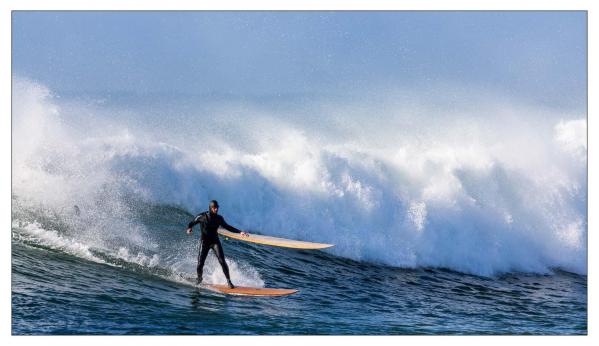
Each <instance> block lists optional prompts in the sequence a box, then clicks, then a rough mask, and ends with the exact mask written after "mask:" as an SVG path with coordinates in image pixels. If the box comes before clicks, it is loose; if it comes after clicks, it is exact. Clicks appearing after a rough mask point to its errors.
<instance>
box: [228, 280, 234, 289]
mask: <svg viewBox="0 0 599 346" xmlns="http://www.w3.org/2000/svg"><path fill="white" fill-rule="evenodd" d="M227 284H228V285H229V288H235V285H233V283H232V282H231V280H229V281H227Z"/></svg>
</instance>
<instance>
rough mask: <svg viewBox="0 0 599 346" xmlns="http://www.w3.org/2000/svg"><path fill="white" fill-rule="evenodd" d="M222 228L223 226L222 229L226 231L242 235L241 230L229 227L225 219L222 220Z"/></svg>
mask: <svg viewBox="0 0 599 346" xmlns="http://www.w3.org/2000/svg"><path fill="white" fill-rule="evenodd" d="M220 226H221V227H222V228H224V229H226V230H227V231H231V232H233V233H241V230H238V229H237V228H235V227H233V226H231V225H229V224H228V223H227V221H225V218H224V217H223V218H221V224H220Z"/></svg>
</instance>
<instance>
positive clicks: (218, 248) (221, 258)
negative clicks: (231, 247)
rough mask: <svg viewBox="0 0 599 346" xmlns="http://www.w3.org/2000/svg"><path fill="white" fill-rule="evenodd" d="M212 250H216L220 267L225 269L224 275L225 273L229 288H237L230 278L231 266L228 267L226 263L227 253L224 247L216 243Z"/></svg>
mask: <svg viewBox="0 0 599 346" xmlns="http://www.w3.org/2000/svg"><path fill="white" fill-rule="evenodd" d="M212 249H214V254H215V255H216V258H218V263H220V266H221V267H222V268H223V273H225V277H226V278H227V283H228V284H229V287H230V288H235V285H233V283H232V282H231V277H230V276H229V266H227V261H225V252H224V251H223V246H222V245H221V243H220V241H218V242H216V244H214V246H213V247H212Z"/></svg>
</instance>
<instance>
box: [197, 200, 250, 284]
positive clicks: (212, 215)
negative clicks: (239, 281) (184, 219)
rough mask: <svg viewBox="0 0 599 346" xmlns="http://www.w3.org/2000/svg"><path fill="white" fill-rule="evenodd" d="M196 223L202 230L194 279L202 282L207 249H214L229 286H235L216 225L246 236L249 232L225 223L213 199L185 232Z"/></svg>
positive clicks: (198, 282)
mask: <svg viewBox="0 0 599 346" xmlns="http://www.w3.org/2000/svg"><path fill="white" fill-rule="evenodd" d="M198 223H199V224H200V228H201V230H202V236H201V239H200V252H199V253H198V267H197V272H198V278H197V280H196V284H200V283H201V282H202V274H203V272H204V262H205V261H206V257H207V256H208V251H210V249H212V250H214V254H215V255H216V258H218V262H219V263H220V265H221V267H222V268H223V272H224V273H225V277H226V278H227V283H228V284H229V287H230V288H235V285H233V283H232V282H231V277H230V276H229V267H228V266H227V262H225V253H224V252H223V246H222V245H221V243H220V240H219V239H218V232H217V230H218V227H222V228H224V229H226V230H228V231H231V232H235V233H241V235H242V236H246V237H248V236H249V234H248V233H246V232H243V231H241V230H238V229H237V228H235V227H233V226H230V225H229V224H227V223H226V222H225V219H224V218H223V217H222V216H220V215H218V202H217V201H215V200H212V201H210V205H209V206H208V211H205V212H203V213H200V214H198V215H197V216H196V217H195V218H194V219H193V221H191V222H190V223H189V225H188V226H187V230H186V232H187V234H191V232H192V227H193V226H195V225H197V224H198Z"/></svg>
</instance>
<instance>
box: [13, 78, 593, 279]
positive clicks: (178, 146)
mask: <svg viewBox="0 0 599 346" xmlns="http://www.w3.org/2000/svg"><path fill="white" fill-rule="evenodd" d="M14 80H15V82H14V83H15V84H14V85H13V90H14V92H13V104H14V105H15V107H14V109H13V119H14V120H13V176H14V180H13V193H14V194H15V195H16V196H18V198H19V199H21V200H23V201H28V203H29V202H31V203H33V204H38V205H42V206H44V207H46V208H49V209H51V210H55V211H65V210H72V208H73V205H77V206H78V208H80V210H81V218H83V219H85V221H86V223H87V224H89V225H94V226H93V227H92V228H93V231H94V234H93V235H90V234H89V232H83V233H84V234H82V235H74V239H75V241H78V240H81V239H84V237H85V239H90V238H93V237H95V238H94V239H95V241H97V242H98V243H101V244H103V245H106V244H108V245H109V246H112V247H113V249H114V250H115V251H116V252H117V253H118V251H119V250H118V249H119V248H125V249H130V247H129V245H130V244H134V245H135V246H142V247H143V246H146V247H147V248H152V249H154V247H155V246H156V244H154V245H152V244H153V243H152V241H151V236H150V232H149V229H150V228H151V227H152V226H151V225H149V224H148V223H147V222H146V221H144V220H143V218H139V217H138V216H139V215H137V214H136V212H135V211H134V210H135V209H136V208H137V207H138V205H139V204H140V203H139V201H142V202H143V203H148V204H153V205H160V206H178V207H180V208H182V209H183V210H186V211H188V212H189V213H191V214H194V213H196V212H199V211H202V210H205V208H206V202H207V201H208V200H210V199H218V200H219V201H220V202H221V205H222V213H223V214H224V216H225V217H226V219H227V220H228V221H229V222H230V223H231V224H234V225H236V226H239V227H240V228H243V229H247V230H249V231H258V232H260V233H263V234H268V235H273V236H279V237H286V238H292V239H302V240H306V241H314V242H322V243H331V244H336V246H335V247H334V248H332V249H330V250H327V251H331V252H332V253H334V254H336V255H339V256H344V257H348V258H352V259H356V260H362V261H370V262H377V263H383V264H388V265H393V266H400V267H418V266H432V267H444V268H449V269H453V270H458V271H462V272H467V273H472V274H477V275H495V274H498V273H502V272H510V271H523V272H540V273H548V272H551V270H552V269H554V268H559V269H564V270H567V271H572V272H575V273H579V274H586V271H587V264H586V253H587V240H586V239H587V222H586V220H587V214H586V213H587V212H586V203H587V192H586V191H587V185H586V155H587V153H586V120H585V119H584V118H583V117H581V116H579V115H576V114H574V115H572V114H564V113H561V112H560V111H556V110H548V109H542V108H538V107H534V106H530V105H518V104H500V105H497V104H495V103H493V102H488V103H485V100H483V99H476V98H474V99H472V102H474V103H478V104H479V105H480V107H478V108H477V109H474V108H476V107H472V105H469V106H468V107H463V108H460V105H459V104H458V105H455V104H452V105H448V106H444V105H443V104H442V103H439V102H437V103H432V104H435V107H434V108H432V107H429V106H427V104H428V103H427V101H428V100H427V98H426V97H427V96H418V95H414V93H412V94H411V95H412V96H409V97H408V96H404V97H403V98H402V100H405V99H409V98H413V99H410V100H409V102H406V103H405V104H403V103H401V102H399V103H393V102H387V103H385V104H384V107H383V106H381V105H377V104H371V103H368V102H366V101H364V100H354V101H351V102H347V103H344V104H339V103H331V104H324V105H320V104H319V105H317V107H316V106H310V105H305V106H303V107H305V109H301V107H302V106H301V105H300V106H299V108H300V109H299V110H298V106H297V105H293V107H290V108H289V109H285V110H284V112H281V109H280V108H279V109H276V110H275V109H273V110H270V109H268V107H262V108H260V109H256V108H255V107H253V106H252V105H251V104H247V105H243V106H242V107H241V110H240V106H239V105H238V104H235V105H231V104H228V103H227V101H226V100H224V101H223V100H219V101H218V102H216V104H215V105H212V106H211V108H210V112H204V111H203V110H202V109H200V110H198V111H195V112H194V111H191V112H190V111H189V110H187V111H188V112H190V114H186V113H185V111H186V110H185V109H181V110H178V109H170V108H169V109H160V108H159V107H158V109H157V110H155V113H151V112H150V113H147V114H146V113H144V114H143V116H141V118H142V119H143V123H142V124H136V125H140V126H141V127H140V126H133V125H132V124H131V123H130V122H128V121H129V120H130V119H133V118H135V117H140V115H139V114H137V113H142V112H147V109H143V110H140V109H137V108H135V106H119V107H120V108H119V107H112V106H111V107H110V108H109V110H107V109H103V108H102V107H103V106H98V105H97V104H95V105H89V104H85V103H81V102H79V103H78V102H73V101H69V100H63V99H60V98H56V97H54V96H53V95H52V93H51V92H50V91H49V90H48V89H47V88H45V87H44V86H41V85H39V84H37V83H35V82H32V81H30V80H24V79H21V78H18V77H17V78H14ZM360 102H364V103H363V104H359V105H357V104H356V103H360ZM106 107H108V106H106ZM169 107H170V106H169ZM310 107H312V108H310ZM265 108H266V109H265ZM315 108H317V109H319V110H320V111H321V113H320V114H319V116H320V117H319V118H315V119H317V120H318V121H311V120H314V119H313V118H311V117H310V116H308V115H306V114H308V113H310V111H312V110H313V109H315ZM240 112H241V113H243V115H244V117H245V118H244V119H250V121H243V122H242V121H240V117H241V116H240V115H239V113H240ZM107 113H110V114H107ZM175 113H176V114H179V115H178V117H179V118H178V120H179V121H176V122H175V121H173V122H172V124H166V125H165V119H166V120H168V119H170V118H169V117H168V116H165V115H164V114H167V115H168V114H171V115H172V114H175ZM281 113H284V114H285V115H281ZM214 114H222V117H216V116H214ZM372 114H376V115H377V116H376V117H373V116H372ZM83 115H85V120H82V119H83ZM304 116H305V117H304ZM173 119H174V118H173ZM167 122H168V121H167ZM144 123H145V126H143V125H144ZM178 123H183V124H188V125H189V126H186V127H188V128H180V125H179V124H178ZM197 124H204V125H203V126H195V125H197ZM175 128H176V130H175ZM185 138H194V139H199V141H198V140H196V141H194V142H191V141H188V140H186V139H185ZM196 142H197V143H196ZM69 218H70V219H69V220H71V219H72V217H71V216H69ZM182 218H184V217H182ZM166 219H168V218H166ZM73 220H75V219H73ZM188 221H189V220H183V219H181V220H179V219H177V220H169V221H168V222H170V223H171V225H172V224H177V223H179V224H180V225H184V224H186V223H187V222H188ZM73 222H75V223H76V222H80V221H73ZM116 239H118V240H116ZM127 251H129V250H127ZM188 254H189V255H190V256H191V257H194V256H195V255H192V254H191V251H189V253H188ZM122 255H123V256H125V257H127V256H132V255H131V254H124V253H123V254H122ZM165 256H168V254H161V255H160V256H159V259H158V261H161V260H162V259H163V258H165ZM133 260H139V261H142V262H144V265H146V264H147V265H150V264H151V263H153V262H152V261H153V260H152V258H151V257H150V258H149V259H148V258H146V259H142V258H140V259H133ZM240 270H242V269H240ZM214 275H218V271H215V274H214ZM215 280H218V278H217V277H215Z"/></svg>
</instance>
